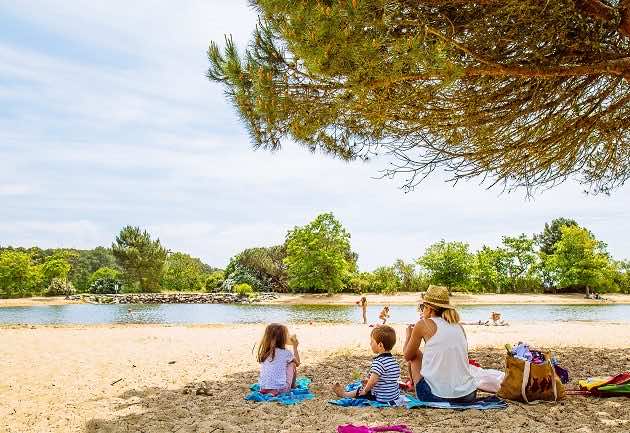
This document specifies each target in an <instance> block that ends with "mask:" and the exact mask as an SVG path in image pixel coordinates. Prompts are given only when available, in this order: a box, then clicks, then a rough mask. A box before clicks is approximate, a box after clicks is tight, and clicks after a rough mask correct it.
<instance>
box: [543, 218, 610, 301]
mask: <svg viewBox="0 0 630 433" xmlns="http://www.w3.org/2000/svg"><path fill="white" fill-rule="evenodd" d="M560 231H561V232H562V237H561V238H560V240H559V241H558V242H557V243H556V247H555V251H554V253H553V254H552V255H551V256H550V257H549V260H548V261H547V266H548V267H549V268H550V271H551V273H552V275H554V277H555V279H556V281H557V284H558V285H559V286H560V287H581V288H584V290H585V292H586V294H587V295H588V294H589V291H590V289H595V290H597V289H598V287H597V285H598V282H601V280H602V278H603V277H604V275H603V274H604V273H605V272H606V271H607V270H608V268H609V266H610V262H609V259H608V255H607V254H606V251H605V245H604V244H603V243H602V242H600V241H598V240H597V239H595V237H594V236H593V235H592V234H591V233H589V231H588V230H586V229H584V228H582V227H578V226H564V227H561V228H560Z"/></svg>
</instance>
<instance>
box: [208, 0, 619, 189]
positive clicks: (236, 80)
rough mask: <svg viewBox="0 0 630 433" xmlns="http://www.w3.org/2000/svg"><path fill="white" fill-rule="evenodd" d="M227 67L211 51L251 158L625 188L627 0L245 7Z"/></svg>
mask: <svg viewBox="0 0 630 433" xmlns="http://www.w3.org/2000/svg"><path fill="white" fill-rule="evenodd" d="M251 3H252V5H253V6H254V7H255V8H256V10H257V12H258V14H259V19H260V24H259V25H258V26H257V28H256V30H255V33H254V35H253V38H252V42H251V44H250V46H249V49H248V50H247V52H246V53H245V54H244V55H243V56H241V55H239V53H238V52H237V50H236V47H235V45H234V43H233V41H232V40H231V39H230V38H228V39H227V40H226V46H225V50H224V51H222V50H220V49H219V47H218V45H217V44H216V43H214V42H213V43H211V44H210V48H209V50H208V57H209V61H210V67H209V69H208V73H207V75H208V78H209V79H210V80H212V81H214V82H218V83H221V84H222V85H224V86H225V89H226V94H227V96H228V98H230V99H231V101H232V102H233V104H234V105H235V107H236V108H237V110H238V111H239V114H240V115H241V118H242V119H243V121H244V123H245V124H246V126H247V128H248V129H249V131H250V134H251V137H252V140H253V142H254V145H255V146H257V147H263V148H267V149H272V150H276V149H278V148H280V145H281V142H282V141H283V140H285V139H286V138H290V139H291V141H295V142H298V143H300V144H302V145H304V146H305V147H306V148H307V149H309V150H311V151H315V150H322V151H323V152H325V153H328V154H331V155H334V156H337V157H341V158H343V159H354V158H368V157H371V156H373V155H375V154H376V155H384V156H385V157H389V158H393V161H392V164H391V169H390V170H389V171H388V172H387V173H385V174H390V175H394V174H399V173H400V174H401V175H403V176H404V178H405V182H406V183H405V186H407V187H409V188H413V186H415V185H416V184H417V183H418V182H419V181H420V180H422V179H423V178H424V177H425V176H426V175H427V174H429V173H431V172H432V171H434V169H435V168H436V167H438V166H441V167H445V168H446V169H448V170H449V171H450V173H452V177H453V180H458V179H468V178H473V177H477V176H484V178H485V177H488V178H490V179H491V180H490V182H493V183H498V182H504V183H506V184H507V185H508V187H523V188H526V189H527V190H528V191H529V190H531V189H532V188H536V187H545V186H554V185H556V184H558V183H559V182H561V181H563V180H565V179H566V178H567V177H569V176H575V175H577V176H580V180H581V181H582V182H583V183H585V184H587V185H588V187H589V188H590V189H592V190H593V191H608V190H610V189H611V188H614V187H618V186H619V185H622V184H623V183H624V182H625V181H626V180H627V179H628V178H629V177H630V146H628V145H627V135H628V132H629V131H630V122H627V121H626V119H627V117H628V115H629V113H630V104H628V96H627V95H628V91H629V90H630V83H629V81H628V76H629V73H628V70H629V69H630V59H629V58H628V49H629V48H630V43H629V38H628V35H629V34H630V1H628V0H614V1H606V0H604V1H601V0H558V1H553V2H544V1H533V0H502V1H492V0H490V1H488V0H484V1H477V0H470V1H466V0H420V1H414V2H409V1H404V0H393V1H387V2H384V1H382V0H362V1H315V0H312V1H300V2H296V1H289V0H254V1H252V2H251Z"/></svg>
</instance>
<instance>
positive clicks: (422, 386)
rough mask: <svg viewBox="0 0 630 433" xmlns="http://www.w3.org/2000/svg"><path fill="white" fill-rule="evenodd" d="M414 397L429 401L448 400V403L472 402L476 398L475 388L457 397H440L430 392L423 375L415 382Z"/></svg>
mask: <svg viewBox="0 0 630 433" xmlns="http://www.w3.org/2000/svg"><path fill="white" fill-rule="evenodd" d="M416 397H417V398H418V400H420V401H431V402H448V403H472V402H474V401H475V400H476V399H477V390H474V391H473V392H471V393H470V394H468V395H465V396H463V397H457V398H442V397H438V396H437V395H434V394H433V392H431V387H430V386H429V384H428V383H427V381H426V380H424V377H423V378H422V379H420V381H419V382H418V383H417V384H416Z"/></svg>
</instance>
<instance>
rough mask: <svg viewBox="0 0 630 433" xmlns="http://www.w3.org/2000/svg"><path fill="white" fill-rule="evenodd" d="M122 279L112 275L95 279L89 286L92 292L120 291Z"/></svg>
mask: <svg viewBox="0 0 630 433" xmlns="http://www.w3.org/2000/svg"><path fill="white" fill-rule="evenodd" d="M120 288H121V284H120V281H119V280H117V279H114V278H110V277H103V278H99V279H97V280H96V281H94V282H93V283H92V284H91V285H90V288H89V291H90V293H98V294H106V293H118V292H119V291H120Z"/></svg>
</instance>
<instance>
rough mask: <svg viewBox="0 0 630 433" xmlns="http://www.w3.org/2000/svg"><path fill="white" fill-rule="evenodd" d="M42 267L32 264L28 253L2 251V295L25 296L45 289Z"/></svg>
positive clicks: (0, 256) (0, 271)
mask: <svg viewBox="0 0 630 433" xmlns="http://www.w3.org/2000/svg"><path fill="white" fill-rule="evenodd" d="M42 280H43V275H42V273H41V269H40V268H39V267H37V266H33V265H31V256H30V254H28V253H25V252H21V251H13V250H4V251H2V252H1V253H0V296H2V297H24V296H29V295H32V294H33V293H37V292H39V291H41V290H42V289H43V287H42Z"/></svg>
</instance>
